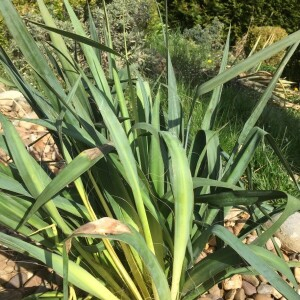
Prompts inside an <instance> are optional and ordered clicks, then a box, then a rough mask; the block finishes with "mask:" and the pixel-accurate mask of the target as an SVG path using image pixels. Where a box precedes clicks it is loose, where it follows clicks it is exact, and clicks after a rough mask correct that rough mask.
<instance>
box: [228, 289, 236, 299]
mask: <svg viewBox="0 0 300 300" xmlns="http://www.w3.org/2000/svg"><path fill="white" fill-rule="evenodd" d="M235 294H236V290H229V291H228V292H227V293H226V294H225V300H233V299H234V296H235Z"/></svg>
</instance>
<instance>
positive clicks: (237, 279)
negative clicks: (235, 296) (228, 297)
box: [223, 275, 242, 291]
mask: <svg viewBox="0 0 300 300" xmlns="http://www.w3.org/2000/svg"><path fill="white" fill-rule="evenodd" d="M241 287H242V276H241V275H233V276H232V277H230V278H227V279H225V280H224V281H223V288H224V290H225V291H228V290H233V289H240V288H241Z"/></svg>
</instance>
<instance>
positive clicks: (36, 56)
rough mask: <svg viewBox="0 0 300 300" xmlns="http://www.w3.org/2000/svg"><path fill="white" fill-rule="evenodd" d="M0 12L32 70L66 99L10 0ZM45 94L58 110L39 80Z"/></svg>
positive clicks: (2, 6)
mask: <svg viewBox="0 0 300 300" xmlns="http://www.w3.org/2000/svg"><path fill="white" fill-rule="evenodd" d="M0 12H1V14H2V16H3V18H4V20H5V22H6V24H8V29H9V31H10V33H11V34H12V36H13V37H14V39H15V41H17V43H18V46H19V47H20V49H21V51H22V53H23V55H24V56H25V58H26V61H27V62H28V63H29V64H30V65H31V66H32V68H33V69H34V70H35V71H36V72H37V73H38V74H39V75H40V76H41V77H42V78H43V79H44V80H45V81H46V82H48V83H49V84H50V85H51V86H52V87H54V88H55V89H56V91H57V93H58V94H59V95H60V96H61V97H63V98H64V97H65V93H64V91H63V89H62V87H61V85H60V83H59V81H58V80H57V79H56V77H55V75H54V73H53V72H52V70H51V69H50V67H49V65H48V64H47V61H46V59H45V57H44V56H43V54H42V53H41V51H40V50H39V48H38V46H37V45H36V42H35V41H34V39H33V37H32V36H31V35H30V34H29V33H28V31H27V29H26V27H25V25H24V23H23V21H22V19H21V18H20V16H19V14H18V12H17V11H16V10H15V8H14V6H13V4H12V3H11V1H10V0H3V1H0ZM37 80H38V81H39V83H40V85H41V87H42V88H43V91H44V93H45V94H46V95H47V101H50V103H51V105H52V106H53V109H54V110H57V109H58V103H57V99H56V97H53V94H52V93H51V92H49V90H48V88H47V87H46V86H45V84H44V82H43V81H42V80H40V79H39V78H37Z"/></svg>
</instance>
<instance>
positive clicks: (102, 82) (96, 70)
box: [63, 0, 112, 103]
mask: <svg viewBox="0 0 300 300" xmlns="http://www.w3.org/2000/svg"><path fill="white" fill-rule="evenodd" d="M63 1H64V4H65V7H66V9H67V11H68V14H69V16H70V19H71V22H72V25H73V27H74V30H75V33H76V34H77V35H79V36H80V39H81V42H80V45H81V47H82V50H83V53H84V56H85V58H86V61H87V64H88V66H89V67H90V70H91V72H92V75H93V79H94V80H95V81H96V83H97V86H98V88H99V89H100V90H101V91H102V92H103V93H104V94H105V95H106V97H107V99H108V100H109V101H110V103H112V96H111V92H110V88H109V85H108V82H107V79H106V77H105V74H104V71H103V68H102V66H101V65H100V62H99V61H98V58H97V56H96V54H95V51H94V49H93V48H92V47H91V46H90V45H89V44H86V43H94V44H97V42H95V41H92V40H90V39H88V38H87V37H86V34H85V32H84V30H83V27H82V24H81V23H80V21H79V19H78V18H77V16H76V14H75V12H74V10H73V9H72V7H71V5H70V3H69V1H68V0H63ZM86 39H87V40H86Z"/></svg>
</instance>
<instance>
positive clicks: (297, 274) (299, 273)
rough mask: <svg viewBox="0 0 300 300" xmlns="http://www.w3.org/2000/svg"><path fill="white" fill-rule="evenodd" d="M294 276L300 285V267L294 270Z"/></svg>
mask: <svg viewBox="0 0 300 300" xmlns="http://www.w3.org/2000/svg"><path fill="white" fill-rule="evenodd" d="M294 275H295V278H296V280H297V282H298V283H300V267H295V268H294Z"/></svg>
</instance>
